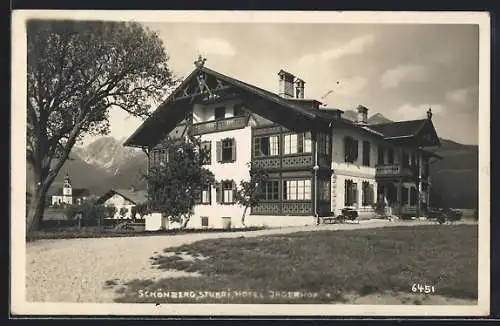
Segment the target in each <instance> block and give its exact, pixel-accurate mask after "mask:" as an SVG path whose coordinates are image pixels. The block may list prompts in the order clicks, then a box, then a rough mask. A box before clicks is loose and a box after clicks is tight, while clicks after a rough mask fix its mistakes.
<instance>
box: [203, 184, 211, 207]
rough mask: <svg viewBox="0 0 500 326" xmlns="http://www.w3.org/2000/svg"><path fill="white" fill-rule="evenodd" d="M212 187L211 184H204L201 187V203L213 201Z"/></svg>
mask: <svg viewBox="0 0 500 326" xmlns="http://www.w3.org/2000/svg"><path fill="white" fill-rule="evenodd" d="M211 190H212V187H211V186H210V185H204V186H203V187H202V188H201V203H202V204H211V203H212V196H211V192H212V191H211Z"/></svg>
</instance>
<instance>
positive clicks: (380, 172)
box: [375, 164, 411, 177]
mask: <svg viewBox="0 0 500 326" xmlns="http://www.w3.org/2000/svg"><path fill="white" fill-rule="evenodd" d="M375 173H376V176H379V177H389V176H410V175H411V170H410V168H404V167H402V166H401V165H399V164H386V165H377V167H376V170H375Z"/></svg>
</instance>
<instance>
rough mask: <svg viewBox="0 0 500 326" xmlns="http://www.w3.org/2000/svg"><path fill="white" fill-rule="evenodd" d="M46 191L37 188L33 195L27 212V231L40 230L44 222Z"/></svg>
mask: <svg viewBox="0 0 500 326" xmlns="http://www.w3.org/2000/svg"><path fill="white" fill-rule="evenodd" d="M45 195H46V191H45V193H43V190H42V189H40V190H35V192H34V193H33V194H32V196H31V202H30V204H29V206H28V210H27V212H26V232H31V231H35V230H38V229H39V228H40V226H41V223H42V218H43V212H44V210H45Z"/></svg>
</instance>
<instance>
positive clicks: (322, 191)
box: [318, 180, 330, 201]
mask: <svg viewBox="0 0 500 326" xmlns="http://www.w3.org/2000/svg"><path fill="white" fill-rule="evenodd" d="M318 192H319V200H323V201H329V200H330V182H329V181H327V180H318Z"/></svg>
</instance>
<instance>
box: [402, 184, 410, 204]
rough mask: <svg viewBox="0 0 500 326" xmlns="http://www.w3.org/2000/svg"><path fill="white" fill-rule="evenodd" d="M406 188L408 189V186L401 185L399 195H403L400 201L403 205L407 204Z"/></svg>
mask: <svg viewBox="0 0 500 326" xmlns="http://www.w3.org/2000/svg"><path fill="white" fill-rule="evenodd" d="M408 190H409V189H408V188H406V187H403V189H402V191H401V195H402V196H403V198H402V201H401V203H402V204H403V205H407V204H408Z"/></svg>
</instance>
